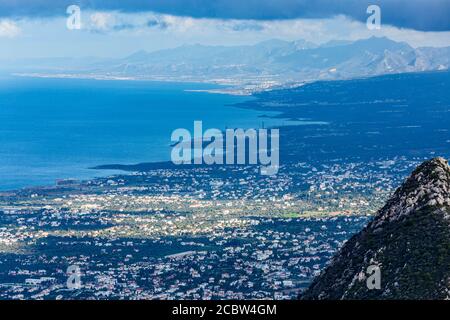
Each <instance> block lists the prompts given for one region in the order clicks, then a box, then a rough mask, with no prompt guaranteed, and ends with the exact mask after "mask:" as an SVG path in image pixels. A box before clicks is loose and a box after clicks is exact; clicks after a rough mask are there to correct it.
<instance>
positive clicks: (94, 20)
mask: <svg viewBox="0 0 450 320" xmlns="http://www.w3.org/2000/svg"><path fill="white" fill-rule="evenodd" d="M114 20H115V19H114V16H113V15H112V14H111V13H106V12H95V13H93V14H91V16H90V22H91V24H92V27H93V28H94V29H98V30H102V31H104V30H107V29H109V28H110V27H111V25H114V23H115V21H114Z"/></svg>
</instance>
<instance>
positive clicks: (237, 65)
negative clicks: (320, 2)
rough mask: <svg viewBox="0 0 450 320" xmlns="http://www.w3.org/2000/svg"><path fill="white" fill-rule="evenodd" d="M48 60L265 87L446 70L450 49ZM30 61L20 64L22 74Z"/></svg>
mask: <svg viewBox="0 0 450 320" xmlns="http://www.w3.org/2000/svg"><path fill="white" fill-rule="evenodd" d="M86 60H88V59H84V60H83V59H75V60H74V59H72V60H68V61H66V64H65V65H62V61H59V63H56V64H55V63H50V62H49V61H47V62H46V63H43V64H42V66H41V67H39V68H36V66H34V67H32V68H31V69H33V70H34V71H38V70H40V71H39V72H43V71H45V69H46V65H48V67H49V69H50V71H52V72H54V73H55V72H60V73H69V74H70V73H72V74H78V75H91V76H98V77H111V78H114V77H116V78H127V77H128V78H135V79H152V80H177V81H202V82H218V83H228V84H236V85H246V84H247V85H248V84H253V85H256V86H260V87H263V88H264V87H271V86H277V85H286V84H289V83H299V82H300V83H303V82H309V81H315V80H334V79H350V78H355V77H367V76H376V75H383V74H392V73H403V72H419V71H435V70H447V69H449V67H450V47H447V48H418V49H414V48H412V47H411V46H410V45H408V44H407V43H404V42H396V41H393V40H390V39H388V38H385V37H383V38H377V37H372V38H369V39H364V40H358V41H354V42H350V41H330V42H328V43H326V44H323V45H320V46H319V45H316V44H313V43H310V42H307V41H304V40H298V41H292V42H289V41H283V40H276V39H274V40H268V41H264V42H261V43H258V44H256V45H246V46H228V47H227V46H204V45H199V44H197V45H184V46H181V47H177V48H174V49H165V50H159V51H155V52H145V51H139V52H136V53H134V54H132V55H130V56H128V57H125V58H122V59H103V60H102V59H96V60H93V61H92V63H86ZM26 66H27V63H22V64H21V70H24V68H25V69H26Z"/></svg>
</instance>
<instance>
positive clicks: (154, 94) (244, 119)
mask: <svg viewBox="0 0 450 320" xmlns="http://www.w3.org/2000/svg"><path fill="white" fill-rule="evenodd" d="M214 88H217V86H214V85H208V84H192V83H160V82H148V81H97V80H76V79H44V78H21V77H9V78H1V79H0V124H1V126H0V190H12V189H17V188H23V187H30V186H41V185H53V184H54V183H55V180H57V179H66V178H75V179H86V178H91V177H94V176H99V175H104V174H108V172H103V171H102V172H100V171H96V170H92V169H89V168H90V167H93V166H97V165H102V164H135V163H141V162H155V161H167V160H170V150H171V147H170V145H171V141H170V136H171V133H172V131H173V130H174V129H177V128H186V129H189V130H191V131H192V130H193V122H194V120H202V121H203V127H204V129H206V128H219V129H225V128H226V127H241V128H259V127H260V126H261V123H262V120H264V122H267V121H268V119H267V118H264V119H262V118H261V117H259V116H260V115H262V114H263V113H262V112H260V111H252V110H246V109H241V108H237V107H233V106H231V105H232V104H235V103H239V102H243V101H246V100H249V99H251V98H249V97H238V96H230V95H222V94H210V93H206V92H189V91H188V90H205V89H214ZM264 114H267V112H265V113H264ZM272 122H281V120H272ZM272 125H276V123H272Z"/></svg>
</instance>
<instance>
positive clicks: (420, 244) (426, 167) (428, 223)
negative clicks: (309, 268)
mask: <svg viewBox="0 0 450 320" xmlns="http://www.w3.org/2000/svg"><path fill="white" fill-rule="evenodd" d="M376 268H378V275H379V279H378V281H379V282H378V288H377V287H376V281H375V279H370V277H373V276H374V275H375V273H376V271H375V269H376ZM372 280H374V282H371V281H372ZM374 283H375V286H373V284H374ZM368 284H369V285H368ZM301 298H302V299H305V300H329V299H331V300H338V299H352V300H353V299H357V300H359V299H427V300H428V299H441V300H442V299H450V167H449V165H448V163H447V161H446V160H444V159H442V158H436V159H433V160H430V161H428V162H425V163H423V164H422V165H421V166H419V167H418V168H417V169H416V170H415V171H414V172H413V173H412V175H411V176H410V177H409V178H408V179H407V180H406V182H405V183H404V184H403V185H402V186H401V187H400V188H399V189H398V190H397V191H396V192H395V194H394V195H393V197H392V198H391V199H390V200H389V201H388V203H387V204H386V205H385V206H384V207H383V208H382V209H381V210H380V211H379V212H378V214H377V215H376V216H375V217H374V219H373V220H372V221H371V222H370V223H369V224H368V225H367V226H366V227H365V228H364V229H363V230H362V231H361V232H360V233H358V234H356V235H355V236H353V237H352V238H351V239H350V240H349V241H348V242H346V243H345V245H344V246H343V247H342V249H341V250H340V252H339V253H338V254H337V255H336V256H335V257H334V258H333V259H332V261H331V263H330V264H329V265H328V267H327V268H325V270H324V271H323V272H322V273H321V274H320V275H319V276H318V277H317V278H316V279H315V280H314V281H313V283H312V284H311V286H310V287H309V289H308V290H306V292H304V293H303V294H302V296H301Z"/></svg>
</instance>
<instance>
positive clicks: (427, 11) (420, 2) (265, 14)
mask: <svg viewBox="0 0 450 320" xmlns="http://www.w3.org/2000/svg"><path fill="white" fill-rule="evenodd" d="M71 4H77V5H79V6H80V7H81V8H82V9H83V8H84V9H87V8H90V9H95V10H120V11H122V12H143V11H156V12H160V13H167V14H172V15H179V16H190V17H196V18H221V19H256V20H263V19H264V20H275V19H293V18H311V19H313V18H328V17H333V16H335V15H340V14H342V15H345V16H348V17H350V18H353V19H355V20H359V21H365V20H366V19H367V16H368V15H367V13H366V9H367V7H368V5H370V4H377V5H379V6H380V7H381V9H382V19H383V20H382V22H383V23H385V24H390V25H394V26H397V27H403V28H411V29H416V30H422V31H448V30H450V0H20V1H17V0H0V16H3V17H5V16H10V17H14V16H15V17H20V16H31V17H42V16H52V15H62V14H64V13H65V9H66V8H67V6H68V5H71Z"/></svg>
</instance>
